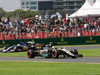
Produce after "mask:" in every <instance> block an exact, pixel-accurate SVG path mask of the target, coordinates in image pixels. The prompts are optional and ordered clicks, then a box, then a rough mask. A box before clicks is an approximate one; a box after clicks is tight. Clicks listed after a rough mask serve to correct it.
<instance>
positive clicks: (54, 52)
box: [52, 50, 59, 58]
mask: <svg viewBox="0 0 100 75" xmlns="http://www.w3.org/2000/svg"><path fill="white" fill-rule="evenodd" d="M52 57H53V58H59V51H58V50H53V51H52Z"/></svg>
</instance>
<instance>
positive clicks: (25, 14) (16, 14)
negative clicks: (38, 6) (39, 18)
mask: <svg viewBox="0 0 100 75" xmlns="http://www.w3.org/2000/svg"><path fill="white" fill-rule="evenodd" d="M35 15H40V12H39V11H31V10H22V9H17V10H14V11H11V12H6V11H4V10H3V9H2V8H0V17H2V18H6V17H7V16H9V17H10V18H22V19H27V18H30V17H34V16H35Z"/></svg>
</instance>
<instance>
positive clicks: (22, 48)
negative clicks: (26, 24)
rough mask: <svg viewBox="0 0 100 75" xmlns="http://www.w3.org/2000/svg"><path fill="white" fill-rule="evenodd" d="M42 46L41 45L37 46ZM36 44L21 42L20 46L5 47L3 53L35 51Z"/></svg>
mask: <svg viewBox="0 0 100 75" xmlns="http://www.w3.org/2000/svg"><path fill="white" fill-rule="evenodd" d="M37 45H39V46H40V44H37ZM35 46H36V44H35V43H34V42H31V41H28V42H26V43H24V42H20V43H19V44H17V45H15V46H10V47H8V48H7V47H5V48H4V50H3V52H4V53H6V52H22V51H27V50H28V49H35Z"/></svg>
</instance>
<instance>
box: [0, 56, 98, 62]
mask: <svg viewBox="0 0 100 75" xmlns="http://www.w3.org/2000/svg"><path fill="white" fill-rule="evenodd" d="M0 61H35V62H76V63H100V58H99V57H83V58H80V57H79V58H76V59H72V58H64V59H53V58H50V59H46V58H43V57H35V58H34V59H29V58H27V57H0Z"/></svg>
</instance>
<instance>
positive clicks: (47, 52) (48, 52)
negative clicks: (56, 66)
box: [27, 45, 83, 58]
mask: <svg viewBox="0 0 100 75" xmlns="http://www.w3.org/2000/svg"><path fill="white" fill-rule="evenodd" d="M27 56H28V58H34V57H35V56H41V57H45V58H61V57H62V58H65V57H66V56H67V57H72V58H77V57H83V55H82V54H78V51H77V50H76V49H72V50H70V51H69V50H67V49H65V48H54V47H52V45H48V46H44V47H43V49H41V50H33V49H29V50H28V51H27Z"/></svg>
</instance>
